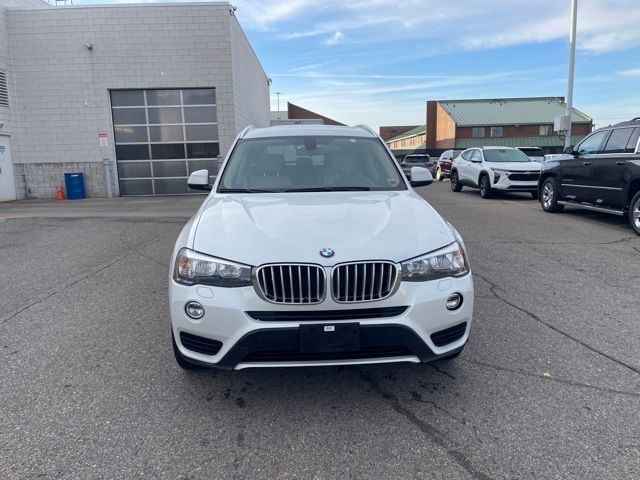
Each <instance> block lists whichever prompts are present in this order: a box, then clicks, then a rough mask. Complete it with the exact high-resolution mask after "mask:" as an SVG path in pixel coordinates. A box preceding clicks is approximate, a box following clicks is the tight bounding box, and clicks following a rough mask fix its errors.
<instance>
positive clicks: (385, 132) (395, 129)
mask: <svg viewBox="0 0 640 480" xmlns="http://www.w3.org/2000/svg"><path fill="white" fill-rule="evenodd" d="M419 126H420V125H384V126H381V127H380V129H379V131H378V133H379V135H380V138H382V139H383V140H384V141H385V142H386V141H387V140H389V139H391V138H393V137H397V136H399V135H402V134H403V133H405V132H408V131H409V130H413V129H414V128H417V127H419Z"/></svg>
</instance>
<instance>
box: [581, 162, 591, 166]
mask: <svg viewBox="0 0 640 480" xmlns="http://www.w3.org/2000/svg"><path fill="white" fill-rule="evenodd" d="M582 165H584V166H585V167H588V166H589V165H591V162H582Z"/></svg>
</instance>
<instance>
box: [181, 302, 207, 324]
mask: <svg viewBox="0 0 640 480" xmlns="http://www.w3.org/2000/svg"><path fill="white" fill-rule="evenodd" d="M184 311H185V312H186V314H187V315H188V316H189V317H191V318H193V319H194V320H198V319H199V318H202V317H203V316H204V307H203V306H202V305H200V304H199V303H198V302H187V304H186V305H185V306H184Z"/></svg>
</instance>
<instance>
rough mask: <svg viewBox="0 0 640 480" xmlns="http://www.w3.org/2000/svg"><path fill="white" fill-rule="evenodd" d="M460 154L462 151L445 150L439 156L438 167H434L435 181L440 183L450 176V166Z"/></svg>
mask: <svg viewBox="0 0 640 480" xmlns="http://www.w3.org/2000/svg"><path fill="white" fill-rule="evenodd" d="M461 153H462V150H446V151H445V152H443V153H442V155H440V158H439V159H438V166H437V167H436V180H438V181H439V182H441V181H442V180H444V179H445V178H449V176H450V175H451V164H452V163H453V160H454V159H455V158H456V157H457V156H458V155H460V154H461Z"/></svg>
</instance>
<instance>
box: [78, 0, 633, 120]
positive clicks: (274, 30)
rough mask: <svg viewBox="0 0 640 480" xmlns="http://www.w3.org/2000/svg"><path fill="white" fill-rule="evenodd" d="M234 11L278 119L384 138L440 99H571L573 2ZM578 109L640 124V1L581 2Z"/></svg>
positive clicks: (252, 1) (245, 5)
mask: <svg viewBox="0 0 640 480" xmlns="http://www.w3.org/2000/svg"><path fill="white" fill-rule="evenodd" d="M124 1H126V0H124ZM75 3H76V4H88V3H116V1H113V2H108V1H107V0H102V1H92V0H84V1H82V0H76V2H75ZM119 3H123V0H120V2H119ZM231 3H232V4H233V5H235V6H236V7H237V11H236V15H237V17H238V19H239V20H240V23H241V25H242V26H243V28H244V30H245V32H246V34H247V36H248V37H249V40H250V41H251V43H252V45H253V47H254V49H255V50H256V53H257V54H258V57H259V58H260V61H261V62H262V65H263V66H264V68H265V70H266V72H267V74H268V75H269V77H270V78H272V80H273V84H272V86H271V97H272V109H274V110H275V109H276V95H275V92H281V96H280V103H281V109H284V108H285V106H286V102H287V101H290V102H292V103H296V104H298V105H301V106H303V107H305V108H309V109H311V110H314V111H317V112H319V113H322V114H324V115H327V116H329V117H332V118H335V119H336V120H339V121H341V122H344V123H348V124H356V123H367V124H369V125H371V126H373V127H378V126H379V125H384V124H387V125H389V124H395V125H398V124H421V123H424V118H425V102H426V101H427V100H431V99H458V98H497V97H525V96H564V95H565V94H566V88H567V85H566V83H567V81H566V75H567V62H568V30H569V4H570V2H569V0H449V1H448V2H447V1H443V0H402V1H400V2H398V1H391V0H349V1H344V0H342V1H338V0H286V1H279V0H260V1H256V0H235V1H232V2H231ZM574 105H575V106H576V107H577V108H579V109H580V110H582V111H583V112H585V113H586V114H588V115H591V116H592V117H593V118H594V121H595V123H596V124H597V126H603V125H607V124H610V123H615V122H618V121H621V120H625V119H629V118H632V117H635V116H640V0H579V11H578V51H577V59H576V83H575V90H574Z"/></svg>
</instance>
